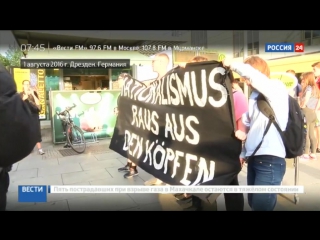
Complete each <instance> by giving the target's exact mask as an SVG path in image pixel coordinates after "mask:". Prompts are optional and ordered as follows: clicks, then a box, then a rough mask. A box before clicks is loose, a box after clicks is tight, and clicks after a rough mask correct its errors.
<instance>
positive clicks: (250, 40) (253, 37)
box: [247, 30, 259, 56]
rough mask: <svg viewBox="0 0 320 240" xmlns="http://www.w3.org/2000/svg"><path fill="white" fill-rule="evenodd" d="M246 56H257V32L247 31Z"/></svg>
mask: <svg viewBox="0 0 320 240" xmlns="http://www.w3.org/2000/svg"><path fill="white" fill-rule="evenodd" d="M247 46H248V56H251V55H257V54H259V31H252V30H250V31H247Z"/></svg>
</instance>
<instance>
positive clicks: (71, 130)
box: [56, 104, 86, 153]
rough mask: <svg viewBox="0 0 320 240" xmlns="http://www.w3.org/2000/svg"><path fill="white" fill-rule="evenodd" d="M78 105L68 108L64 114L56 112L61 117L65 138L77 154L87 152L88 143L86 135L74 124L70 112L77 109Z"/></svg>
mask: <svg viewBox="0 0 320 240" xmlns="http://www.w3.org/2000/svg"><path fill="white" fill-rule="evenodd" d="M75 107H76V105H75V104H73V106H72V107H66V109H65V110H64V111H62V112H58V111H57V112H56V114H57V116H59V119H60V121H61V122H62V124H63V129H64V133H63V134H64V136H66V138H67V143H68V144H69V146H70V147H71V148H72V149H73V150H74V151H75V152H77V153H83V152H84V151H85V150H86V141H85V138H84V133H83V131H82V130H81V128H80V127H78V126H77V125H75V124H74V122H73V120H72V119H71V117H70V111H71V110H72V109H73V108H75ZM77 147H78V148H77Z"/></svg>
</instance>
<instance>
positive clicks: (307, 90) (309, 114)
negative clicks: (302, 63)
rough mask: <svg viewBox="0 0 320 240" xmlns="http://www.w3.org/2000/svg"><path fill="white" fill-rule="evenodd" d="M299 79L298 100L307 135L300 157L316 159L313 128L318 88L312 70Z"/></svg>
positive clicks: (318, 97) (317, 106) (318, 102)
mask: <svg viewBox="0 0 320 240" xmlns="http://www.w3.org/2000/svg"><path fill="white" fill-rule="evenodd" d="M301 80H302V81H301V83H302V94H301V97H300V99H299V102H300V107H301V109H302V111H303V112H304V114H305V116H306V120H307V137H306V145H305V151H304V154H303V155H302V156H301V157H300V159H305V160H308V159H317V156H316V150H317V139H316V136H315V133H314V132H315V131H314V129H315V126H316V122H317V115H316V110H317V109H319V107H320V101H319V99H320V90H319V88H318V87H317V84H316V82H315V77H314V73H313V72H306V73H303V74H302V75H301ZM310 150H311V151H310Z"/></svg>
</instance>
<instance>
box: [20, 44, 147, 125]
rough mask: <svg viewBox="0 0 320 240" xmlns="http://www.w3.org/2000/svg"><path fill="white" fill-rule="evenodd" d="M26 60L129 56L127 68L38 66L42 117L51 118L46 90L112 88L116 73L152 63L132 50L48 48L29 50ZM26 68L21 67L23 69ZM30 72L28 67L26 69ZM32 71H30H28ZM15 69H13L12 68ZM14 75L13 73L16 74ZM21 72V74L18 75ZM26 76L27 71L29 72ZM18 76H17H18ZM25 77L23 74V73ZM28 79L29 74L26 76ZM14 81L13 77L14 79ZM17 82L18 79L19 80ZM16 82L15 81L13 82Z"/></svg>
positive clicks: (134, 69)
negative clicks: (42, 92)
mask: <svg viewBox="0 0 320 240" xmlns="http://www.w3.org/2000/svg"><path fill="white" fill-rule="evenodd" d="M27 58H28V59H50V60H55V59H130V64H131V67H130V68H126V69H119V68H114V69H112V68H109V69H108V68H106V69H42V71H43V72H44V73H45V81H44V89H45V99H46V101H45V104H44V109H45V110H46V112H45V117H44V116H42V117H41V118H40V119H42V120H51V117H52V116H51V114H50V112H51V107H50V104H49V97H50V91H56V90H60V91H77V90H81V91H84V90H86V91H92V90H112V89H114V88H113V85H116V84H113V83H114V82H115V81H116V80H117V79H118V76H119V74H120V73H123V72H126V73H129V74H130V75H132V76H133V77H136V75H137V68H138V66H145V65H149V66H151V64H152V59H150V58H149V57H148V56H145V55H143V54H140V53H138V52H133V51H103V50H98V51H95V50H90V51H89V50H63V51H59V50H49V51H44V52H41V51H31V52H29V53H28V55H27ZM25 70H27V69H21V72H25ZM29 71H30V70H29ZM31 71H33V70H31ZM16 72H17V70H16ZM16 75H17V73H16ZM20 75H21V74H20ZM29 75H30V74H29ZM21 77H22V76H21ZM21 77H19V79H20V78H21ZM24 77H25V76H24ZM29 79H30V77H29ZM16 81H17V80H16ZM19 81H20V80H19ZM17 85H19V83H17Z"/></svg>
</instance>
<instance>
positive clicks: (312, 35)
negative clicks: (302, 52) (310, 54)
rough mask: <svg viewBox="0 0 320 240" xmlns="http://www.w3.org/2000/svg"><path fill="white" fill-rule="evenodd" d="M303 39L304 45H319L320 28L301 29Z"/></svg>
mask: <svg viewBox="0 0 320 240" xmlns="http://www.w3.org/2000/svg"><path fill="white" fill-rule="evenodd" d="M303 39H304V40H305V44H306V45H309V46H310V45H320V30H305V31H303Z"/></svg>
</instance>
